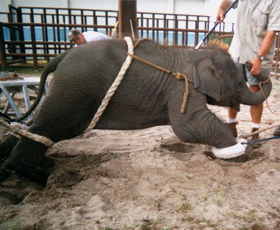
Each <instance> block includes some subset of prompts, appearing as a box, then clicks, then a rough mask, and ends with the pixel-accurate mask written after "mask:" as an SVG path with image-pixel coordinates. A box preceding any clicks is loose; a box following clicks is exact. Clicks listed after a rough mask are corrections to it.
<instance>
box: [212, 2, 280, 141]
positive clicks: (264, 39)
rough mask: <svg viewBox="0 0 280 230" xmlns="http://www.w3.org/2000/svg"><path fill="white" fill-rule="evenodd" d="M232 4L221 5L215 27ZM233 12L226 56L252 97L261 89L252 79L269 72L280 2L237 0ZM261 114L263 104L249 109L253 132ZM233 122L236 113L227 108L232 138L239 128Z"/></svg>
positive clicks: (279, 22) (279, 23)
mask: <svg viewBox="0 0 280 230" xmlns="http://www.w3.org/2000/svg"><path fill="white" fill-rule="evenodd" d="M233 2H234V1H233V0H223V1H222V2H221V4H220V6H219V9H218V12H217V16H216V22H217V23H220V22H223V21H224V19H225V16H224V14H225V12H226V10H227V9H228V8H229V7H230V5H231V4H232V3H233ZM234 8H237V22H236V24H235V31H234V35H233V39H232V42H231V45H230V48H229V53H230V54H231V57H232V59H233V60H234V61H235V62H236V63H237V66H238V67H239V68H240V69H241V71H242V72H243V74H244V77H245V79H247V81H248V84H249V89H250V90H251V92H254V93H255V92H258V91H259V90H260V87H259V82H258V80H257V79H256V78H255V77H254V75H259V74H260V72H262V74H263V75H266V76H267V77H269V75H270V71H271V68H272V62H273V58H274V51H275V43H276V41H275V40H276V39H275V36H276V31H279V30H280V13H279V12H280V0H239V1H238V3H237V4H236V5H235V6H234ZM247 61H250V62H251V63H252V68H251V70H250V71H248V70H247V69H246V68H245V63H246V62H247ZM262 114H263V103H261V104H259V105H254V106H250V115H251V121H252V130H251V131H252V132H254V131H257V130H258V129H259V128H260V123H261V118H262ZM236 118H237V111H236V110H234V109H232V108H229V109H228V118H227V125H228V127H229V128H230V129H231V131H232V133H233V135H234V136H235V137H237V128H236V125H237V124H238V121H237V119H236ZM252 139H253V140H256V139H259V135H258V134H256V135H254V136H253V137H252Z"/></svg>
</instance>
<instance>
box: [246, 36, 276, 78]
mask: <svg viewBox="0 0 280 230" xmlns="http://www.w3.org/2000/svg"><path fill="white" fill-rule="evenodd" d="M275 36H276V31H273V30H268V31H267V33H266V35H265V37H264V40H263V42H262V45H261V47H260V50H259V52H258V55H259V56H263V57H265V56H266V54H267V53H268V51H269V50H270V48H271V46H272V45H273V43H274V40H275ZM251 62H252V69H251V71H250V73H251V74H252V75H258V74H259V73H260V72H261V64H262V61H261V60H260V58H258V57H255V58H254V59H253V60H252V61H251Z"/></svg>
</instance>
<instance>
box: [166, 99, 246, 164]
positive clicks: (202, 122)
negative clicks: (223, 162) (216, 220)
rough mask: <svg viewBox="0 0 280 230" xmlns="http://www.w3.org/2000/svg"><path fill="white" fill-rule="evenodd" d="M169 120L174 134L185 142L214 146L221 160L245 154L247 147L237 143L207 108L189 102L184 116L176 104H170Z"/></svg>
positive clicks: (226, 128) (228, 130)
mask: <svg viewBox="0 0 280 230" xmlns="http://www.w3.org/2000/svg"><path fill="white" fill-rule="evenodd" d="M169 118H170V123H171V126H172V129H173V131H174V133H175V134H176V135H177V136H178V137H179V138H180V139H181V140H182V141H183V142H189V143H201V144H207V145H211V146H213V149H212V151H213V153H214V155H215V156H217V157H219V158H225V159H228V158H234V157H237V156H240V155H242V154H244V153H245V150H246V146H245V145H242V144H241V143H237V142H236V140H235V137H234V136H233V135H232V133H231V131H230V129H229V128H228V127H226V125H224V124H223V123H222V122H221V121H220V120H219V119H218V118H217V117H216V116H215V115H214V114H213V113H212V112H211V111H210V110H209V109H208V108H207V107H206V105H205V106H202V105H199V104H195V105H194V106H193V105H192V104H191V103H190V102H189V104H188V105H187V110H186V112H185V113H184V114H182V113H180V111H179V108H178V106H176V105H175V103H170V104H169Z"/></svg>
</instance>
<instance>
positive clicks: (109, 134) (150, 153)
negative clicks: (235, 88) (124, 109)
mask: <svg viewBox="0 0 280 230" xmlns="http://www.w3.org/2000/svg"><path fill="white" fill-rule="evenodd" d="M273 84H274V86H273V91H272V95H271V96H270V97H269V99H268V104H269V105H270V107H271V109H272V110H273V111H275V112H277V113H280V106H279V105H280V102H279V100H280V94H279V93H280V81H277V80H273ZM210 108H211V110H212V111H213V112H214V113H216V114H217V115H218V116H219V117H221V119H226V114H227V110H226V108H221V107H214V106H211V107H210ZM238 118H239V125H238V131H239V134H241V133H248V132H250V129H251V127H250V126H251V124H250V115H249V107H248V106H242V107H241V112H240V113H239V115H238ZM277 121H279V115H276V114H273V113H271V112H270V111H269V110H268V106H267V105H265V110H264V116H263V122H262V123H263V124H262V128H265V127H268V126H269V125H271V124H275V122H277ZM273 130H274V129H268V130H266V131H265V132H262V133H261V137H262V138H268V137H271V136H272V133H273ZM279 143H280V141H279V140H273V141H267V142H263V144H262V146H261V147H260V148H256V149H254V148H252V147H251V146H248V148H247V153H246V155H245V156H242V157H240V158H237V159H236V160H228V161H226V160H219V159H211V158H209V157H208V156H207V155H206V154H204V152H207V151H209V150H210V149H211V147H210V146H206V145H199V144H188V143H182V142H180V141H179V140H178V139H177V137H176V136H174V134H173V132H172V130H171V128H170V126H158V127H153V128H149V129H144V130H137V131H110V130H94V131H92V132H90V133H87V134H86V135H85V136H83V137H78V138H75V139H72V140H66V141H62V142H59V143H57V144H55V145H54V146H53V147H52V148H50V149H49V151H48V153H47V154H48V155H49V156H50V157H52V158H54V159H55V160H56V162H57V165H56V168H55V170H54V171H53V173H52V174H51V176H50V177H49V180H48V183H47V185H46V187H44V188H43V187H40V186H39V185H37V184H35V183H32V182H30V181H28V180H26V179H24V178H22V177H20V176H18V175H17V174H15V173H14V174H12V175H11V177H10V178H8V179H6V180H5V181H3V182H1V183H0V229H1V230H4V229H5V230H6V229H26V230H32V229H40V230H41V229H42V230H54V229H56V230H57V229H62V230H72V229H75V230H76V229H79V230H113V229H114V230H126V229H131V230H132V229H133V230H134V229H136V230H173V229H174V230H175V229H180V230H181V229H182V230H183V229H185V230H191V229H194V230H197V229H205V230H214V229H221V230H227V229H233V230H249V229H252V230H274V229H275V230H276V229H280V148H279V146H280V145H279Z"/></svg>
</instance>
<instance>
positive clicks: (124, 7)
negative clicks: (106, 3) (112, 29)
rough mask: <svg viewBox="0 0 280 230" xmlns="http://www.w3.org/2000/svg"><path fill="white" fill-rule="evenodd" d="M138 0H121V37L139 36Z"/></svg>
mask: <svg viewBox="0 0 280 230" xmlns="http://www.w3.org/2000/svg"><path fill="white" fill-rule="evenodd" d="M136 5H137V0H119V37H120V38H123V37H125V36H130V37H131V38H132V39H133V38H135V39H136V38H137V37H138V35H137V10H136Z"/></svg>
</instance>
